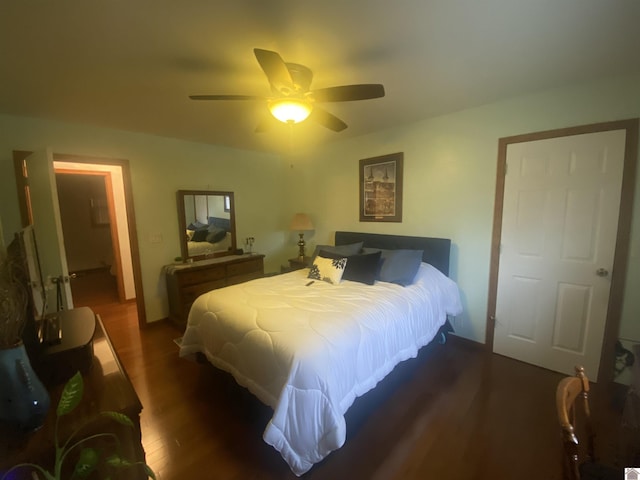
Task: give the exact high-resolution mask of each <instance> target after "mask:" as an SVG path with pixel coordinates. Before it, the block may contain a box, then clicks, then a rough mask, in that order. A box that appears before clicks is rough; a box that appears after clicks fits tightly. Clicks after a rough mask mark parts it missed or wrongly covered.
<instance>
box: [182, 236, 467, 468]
mask: <svg viewBox="0 0 640 480" xmlns="http://www.w3.org/2000/svg"><path fill="white" fill-rule="evenodd" d="M450 245H451V244H450V241H449V240H447V239H435V238H424V237H402V236H391V235H379V234H362V233H354V232H336V236H335V246H336V247H338V250H339V249H340V248H351V246H357V248H358V250H359V251H360V252H362V251H368V252H369V253H371V252H374V253H375V252H376V249H382V250H383V251H390V250H398V249H400V250H406V251H415V250H420V251H421V253H420V255H421V258H419V261H418V263H419V266H418V269H417V273H416V274H415V278H414V280H413V282H412V283H410V284H409V285H407V286H402V285H399V284H397V283H391V282H386V281H375V282H374V284H373V285H369V284H366V283H362V282H360V281H352V280H341V281H339V282H338V283H337V284H332V283H329V282H326V281H322V280H313V283H311V280H309V278H308V275H309V274H310V273H312V272H311V271H310V269H302V270H297V271H293V272H289V273H286V274H282V275H277V276H272V277H266V278H261V279H257V280H252V281H250V282H246V283H242V284H239V285H233V286H230V287H226V288H223V289H218V290H214V291H211V292H208V293H206V294H204V295H202V296H200V297H199V298H198V299H197V300H196V301H195V302H194V304H193V306H192V309H191V312H190V314H189V319H188V323H187V328H186V330H185V333H184V336H183V339H182V344H181V348H180V356H181V357H193V356H195V355H196V354H204V356H205V357H206V358H207V360H208V361H209V362H211V363H212V364H213V365H214V366H216V367H217V368H220V369H222V370H225V371H227V372H229V373H230V374H231V375H233V377H234V378H235V380H236V382H237V383H239V384H240V385H242V386H244V387H246V388H247V389H248V390H249V391H250V392H252V393H253V394H254V395H255V396H256V397H257V398H258V399H260V401H262V402H263V403H265V404H266V405H268V406H270V407H271V408H272V409H273V417H272V418H271V420H270V421H269V423H268V424H267V426H266V429H265V431H264V435H263V439H264V441H265V442H266V443H268V444H270V445H272V446H273V447H274V448H275V449H276V450H277V451H279V452H280V454H281V455H282V457H283V458H284V460H285V461H286V462H287V463H288V465H289V467H290V468H291V470H292V471H293V473H295V474H296V475H298V476H300V475H302V474H304V473H305V472H307V471H308V470H309V469H310V468H311V467H312V466H313V465H314V464H315V463H317V462H319V461H321V460H322V459H323V458H325V457H326V456H327V455H328V454H329V453H330V452H331V451H333V450H336V449H338V448H340V447H341V446H342V445H343V444H344V441H345V436H346V425H345V419H344V415H345V413H346V411H347V410H348V409H349V407H350V406H351V405H352V403H353V402H354V400H355V399H356V397H359V396H361V395H363V394H365V393H366V392H367V391H369V390H371V389H372V388H374V387H375V386H376V384H377V383H378V382H379V381H380V380H382V379H383V378H384V377H385V376H386V375H387V374H388V373H389V372H391V370H393V368H394V367H395V366H396V365H397V364H398V363H400V362H402V361H404V360H407V359H409V358H412V357H415V356H416V355H417V353H418V349H419V348H421V347H422V346H424V345H426V344H428V343H430V342H431V341H432V340H433V339H434V338H435V337H436V335H439V334H440V332H441V331H442V329H443V328H444V326H445V324H446V323H448V322H447V316H449V315H458V314H459V313H461V311H462V307H461V302H460V296H459V292H458V288H457V286H456V284H455V283H454V282H453V281H451V280H450V279H449V278H448V277H447V274H448V268H449V251H450ZM323 255H325V254H324V253H323ZM347 258H349V257H347ZM352 260H353V258H352ZM420 260H422V262H420ZM386 261H387V260H385V262H386ZM346 263H347V264H348V263H349V260H348V261H347V262H346ZM383 265H384V263H383ZM311 270H313V268H312V269H311Z"/></svg>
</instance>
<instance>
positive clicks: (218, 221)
mask: <svg viewBox="0 0 640 480" xmlns="http://www.w3.org/2000/svg"><path fill="white" fill-rule="evenodd" d="M208 221H209V226H211V225H213V226H214V227H218V228H222V229H223V230H226V231H230V230H231V220H230V219H228V218H219V217H209V219H208Z"/></svg>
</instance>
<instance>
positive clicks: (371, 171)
mask: <svg viewBox="0 0 640 480" xmlns="http://www.w3.org/2000/svg"><path fill="white" fill-rule="evenodd" d="M403 163H404V154H403V153H402V152H398V153H391V154H388V155H381V156H379V157H372V158H364V159H362V160H360V172H359V179H360V221H361V222H402V176H403Z"/></svg>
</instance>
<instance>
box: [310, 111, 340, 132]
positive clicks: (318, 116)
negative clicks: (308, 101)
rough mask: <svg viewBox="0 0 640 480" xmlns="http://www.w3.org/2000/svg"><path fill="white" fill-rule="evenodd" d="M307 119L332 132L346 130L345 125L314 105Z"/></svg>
mask: <svg viewBox="0 0 640 480" xmlns="http://www.w3.org/2000/svg"><path fill="white" fill-rule="evenodd" d="M309 118H310V119H311V120H313V121H314V122H316V123H319V124H320V125H322V126H323V127H326V128H328V129H329V130H333V131H334V132H341V131H342V130H344V129H345V128H347V124H346V123H344V122H343V121H342V120H340V119H339V118H338V117H336V116H335V115H332V114H331V113H329V112H327V111H326V110H324V109H322V108H320V107H318V106H317V105H314V107H313V110H312V111H311V115H309Z"/></svg>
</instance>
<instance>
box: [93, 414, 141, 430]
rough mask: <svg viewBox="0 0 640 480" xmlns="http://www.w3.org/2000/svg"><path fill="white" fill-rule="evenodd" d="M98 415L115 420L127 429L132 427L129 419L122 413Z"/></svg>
mask: <svg viewBox="0 0 640 480" xmlns="http://www.w3.org/2000/svg"><path fill="white" fill-rule="evenodd" d="M100 415H104V416H105V417H109V418H110V419H112V420H115V421H116V422H118V423H119V424H121V425H126V426H127V427H133V422H132V421H131V419H130V418H129V417H127V416H126V415H124V414H122V413H118V412H102V413H101V414H100Z"/></svg>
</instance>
